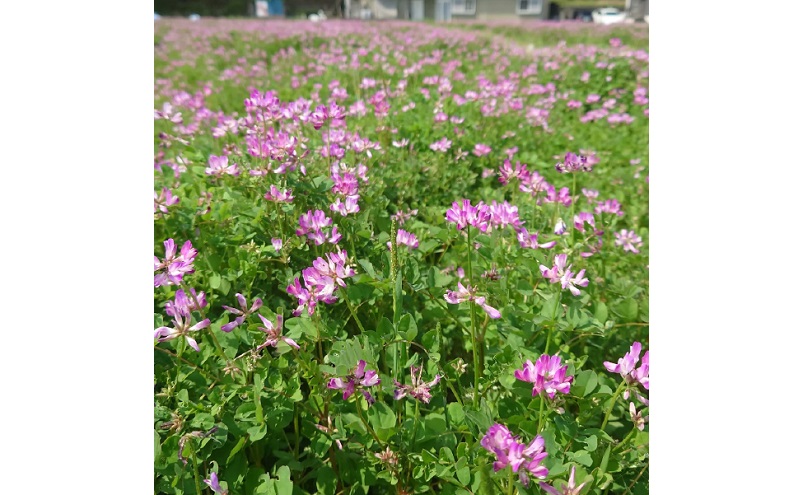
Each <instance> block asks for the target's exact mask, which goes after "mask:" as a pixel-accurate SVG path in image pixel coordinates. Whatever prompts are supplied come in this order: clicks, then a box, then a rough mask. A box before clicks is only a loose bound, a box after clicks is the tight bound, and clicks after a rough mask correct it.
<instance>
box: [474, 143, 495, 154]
mask: <svg viewBox="0 0 800 495" xmlns="http://www.w3.org/2000/svg"><path fill="white" fill-rule="evenodd" d="M491 151H492V148H490V147H489V146H487V145H485V144H482V143H478V144H476V145H475V148H474V149H473V150H472V154H473V155H475V156H483V155H488V154H489V153H491Z"/></svg>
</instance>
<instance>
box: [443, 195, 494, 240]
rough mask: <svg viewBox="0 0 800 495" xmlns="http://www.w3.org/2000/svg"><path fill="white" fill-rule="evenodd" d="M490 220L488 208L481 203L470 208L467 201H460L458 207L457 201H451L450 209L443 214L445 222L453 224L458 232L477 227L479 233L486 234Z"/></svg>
mask: <svg viewBox="0 0 800 495" xmlns="http://www.w3.org/2000/svg"><path fill="white" fill-rule="evenodd" d="M490 219H491V213H490V212H489V207H488V206H486V205H485V204H484V203H483V201H481V202H479V203H478V204H477V205H475V206H472V205H471V204H470V200H468V199H462V200H461V204H460V205H459V204H458V202H457V201H453V206H452V208H450V209H449V210H447V212H446V213H445V220H447V221H449V222H453V223H455V224H456V228H457V229H458V230H461V229H463V228H464V227H466V226H467V225H471V226H473V227H477V228H478V229H479V230H480V231H481V232H486V229H488V228H489V220H490Z"/></svg>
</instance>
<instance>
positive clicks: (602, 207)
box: [594, 198, 624, 217]
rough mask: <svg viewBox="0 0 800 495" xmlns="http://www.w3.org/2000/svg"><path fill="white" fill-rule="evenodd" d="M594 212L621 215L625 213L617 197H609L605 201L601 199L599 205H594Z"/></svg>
mask: <svg viewBox="0 0 800 495" xmlns="http://www.w3.org/2000/svg"><path fill="white" fill-rule="evenodd" d="M594 212H595V213H597V214H598V215H599V214H601V213H612V214H614V215H617V216H619V217H621V216H622V215H624V213H623V211H622V207H621V206H620V204H619V201H617V200H616V199H613V198H612V199H607V200H605V201H600V202H599V203H597V206H595V207H594Z"/></svg>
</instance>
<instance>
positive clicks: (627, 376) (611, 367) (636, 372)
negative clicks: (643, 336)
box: [603, 342, 650, 399]
mask: <svg viewBox="0 0 800 495" xmlns="http://www.w3.org/2000/svg"><path fill="white" fill-rule="evenodd" d="M641 352H642V344H641V343H640V342H634V343H633V344H631V348H630V351H629V352H626V353H625V355H624V356H622V357H621V358H619V360H618V361H617V362H616V363H612V362H610V361H606V362H604V363H603V366H605V367H606V369H607V370H608V371H610V372H611V373H619V375H620V376H622V379H623V380H625V383H627V384H628V385H636V384H637V383H641V384H642V387H644V388H645V390H650V351H647V352H645V353H644V356H642V364H641V365H640V366H639V367H638V368H637V367H636V363H638V362H639V354H640V353H641ZM625 398H626V399H627V398H628V397H627V391H626V397H625Z"/></svg>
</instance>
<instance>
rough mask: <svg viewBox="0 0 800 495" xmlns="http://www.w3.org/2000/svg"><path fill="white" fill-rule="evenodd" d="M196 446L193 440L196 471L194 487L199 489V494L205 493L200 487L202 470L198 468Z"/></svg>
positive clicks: (193, 467) (194, 467) (193, 458)
mask: <svg viewBox="0 0 800 495" xmlns="http://www.w3.org/2000/svg"><path fill="white" fill-rule="evenodd" d="M195 450H196V446H195V444H194V441H192V471H194V489H195V490H196V491H197V493H198V495H199V494H201V493H203V489H202V488H200V472H199V471H198V469H197V454H196V452H195Z"/></svg>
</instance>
